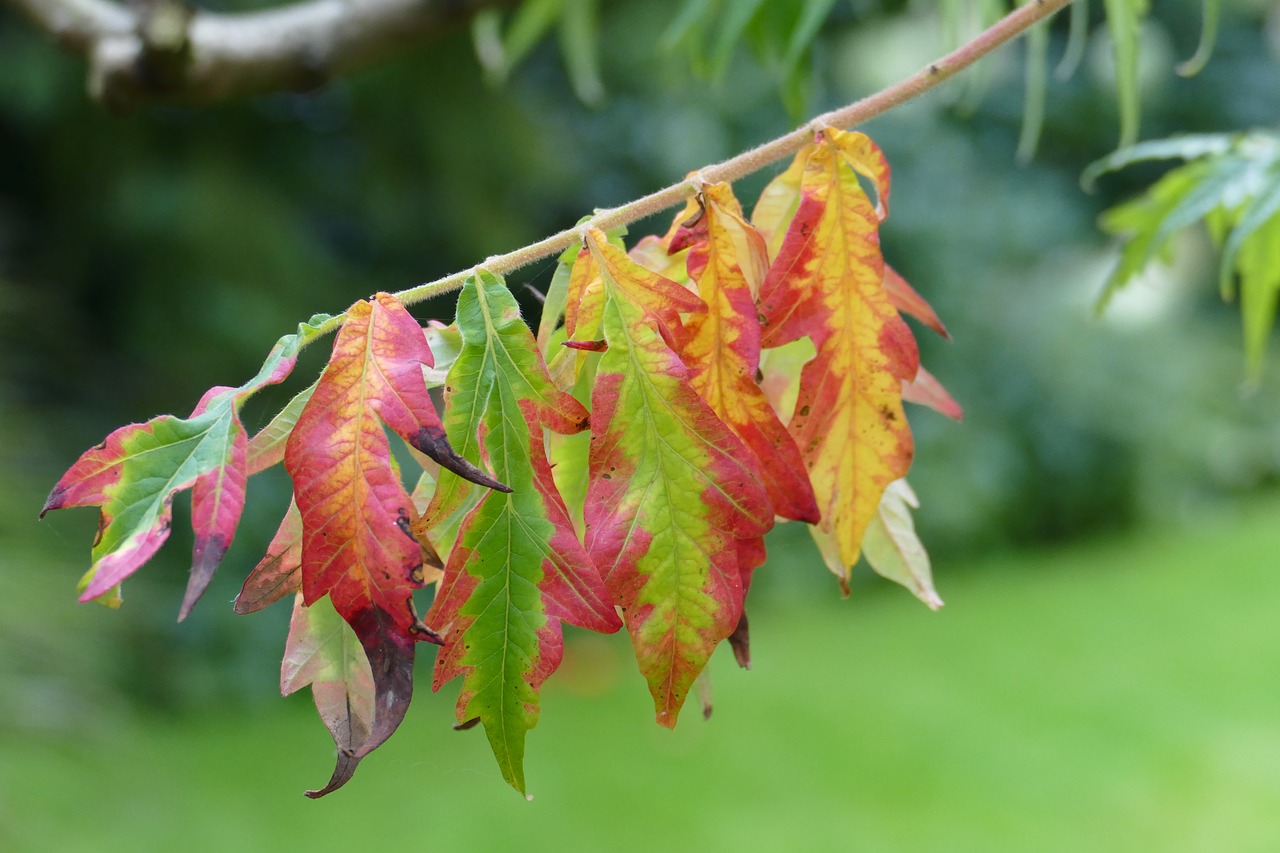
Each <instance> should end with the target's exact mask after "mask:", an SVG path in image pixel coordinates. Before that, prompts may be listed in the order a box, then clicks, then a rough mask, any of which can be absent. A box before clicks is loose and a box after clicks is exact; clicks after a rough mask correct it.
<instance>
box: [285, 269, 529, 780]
mask: <svg viewBox="0 0 1280 853" xmlns="http://www.w3.org/2000/svg"><path fill="white" fill-rule="evenodd" d="M432 364H433V357H432V354H431V350H430V348H429V346H428V344H427V340H426V337H425V336H424V334H423V331H422V328H421V327H420V326H419V325H418V323H417V322H416V321H415V320H414V319H413V317H411V316H410V315H409V312H408V311H407V310H405V308H404V306H403V305H401V304H400V303H399V302H398V301H396V299H395V298H394V297H392V296H389V295H387V294H385V293H380V294H378V295H377V296H375V297H374V298H373V300H372V301H369V302H364V301H362V302H357V303H356V304H355V305H353V306H352V307H351V308H350V310H348V311H347V314H346V322H345V323H344V324H343V326H342V328H341V330H339V332H338V335H337V339H336V340H335V341H334V345H333V355H332V357H331V358H330V360H329V364H328V366H327V367H326V368H325V371H324V373H323V374H322V375H321V377H320V381H319V383H318V384H317V385H316V388H315V391H314V392H313V393H312V394H311V396H310V398H309V399H308V400H307V402H306V405H305V406H304V407H303V409H302V412H301V414H299V415H298V420H297V423H296V424H295V425H294V427H293V430H292V432H291V433H290V434H289V438H288V441H287V443H286V446H285V457H284V464H285V469H286V470H287V471H288V472H289V475H290V476H291V477H292V478H293V484H294V498H295V500H296V502H297V506H298V512H299V514H300V515H301V518H302V594H303V600H304V602H305V604H306V605H307V606H308V607H310V606H312V605H314V604H315V602H317V601H319V600H320V599H321V598H323V597H324V596H326V595H327V596H328V597H329V599H330V600H331V601H332V603H333V607H334V609H335V610H336V611H337V612H338V613H339V614H340V615H341V616H342V618H343V619H345V620H346V622H347V624H349V625H350V626H351V627H352V628H353V629H354V631H355V634H356V636H357V637H358V638H359V639H360V643H361V645H362V646H363V647H364V650H365V654H366V655H367V656H368V659H369V664H370V666H371V667H372V670H373V681H374V685H375V688H376V694H377V696H376V707H377V711H376V713H375V716H374V720H373V724H372V726H371V728H370V731H369V736H368V738H367V739H366V741H365V742H364V743H363V744H362V745H359V746H353V747H350V748H347V749H343V750H341V751H340V752H341V754H340V756H339V760H338V765H337V767H336V769H335V770H334V774H333V778H332V779H330V781H329V784H328V785H326V786H325V787H324V788H322V789H321V790H319V791H314V792H311V794H310V795H312V796H322V795H324V794H326V793H329V792H330V791H332V790H334V789H336V788H338V787H340V786H341V785H343V784H345V783H346V781H347V780H348V779H349V778H350V776H351V773H353V772H354V771H355V767H356V765H357V764H358V762H359V760H360V758H362V757H363V756H365V755H367V754H368V753H369V752H371V751H372V750H373V749H375V748H377V747H378V746H379V745H381V744H382V743H383V742H384V741H385V740H386V739H387V738H388V737H390V736H391V734H392V733H393V732H394V731H395V729H396V727H397V726H398V725H399V724H400V721H401V720H402V719H403V717H404V713H405V711H406V710H407V708H408V705H409V700H410V698H411V695H412V689H413V657H414V654H413V652H414V645H415V643H416V642H418V641H419V640H424V639H433V637H432V635H430V634H429V633H428V632H426V631H424V630H423V627H422V625H421V623H420V622H419V621H418V618H417V615H416V614H415V613H414V609H413V600H412V596H413V592H414V590H416V589H418V588H420V587H421V586H422V584H423V568H422V565H423V546H422V544H421V543H420V542H419V541H418V539H417V537H416V536H415V535H414V532H413V530H412V524H413V522H414V520H415V519H416V515H417V511H416V509H415V507H414V505H413V502H412V501H411V500H410V498H409V495H408V493H407V492H406V491H405V487H404V485H403V483H402V482H401V479H400V475H399V472H398V471H397V470H396V469H395V467H394V465H393V462H392V459H391V455H390V447H389V445H388V441H387V435H386V433H385V432H384V430H383V424H386V426H388V427H390V428H391V429H393V430H394V431H395V432H396V433H398V434H399V435H400V436H401V437H402V438H404V439H405V441H407V442H408V443H409V444H410V445H412V446H413V447H415V448H417V449H418V450H420V451H422V452H423V453H426V454H427V455H428V456H430V457H431V458H432V459H435V460H436V461H437V462H438V463H439V464H440V465H442V466H444V467H446V468H449V469H451V470H453V471H456V472H459V473H460V474H462V475H463V476H466V477H468V478H470V479H472V480H474V481H476V482H479V483H482V484H484V485H487V486H489V487H491V488H499V489H506V486H503V485H502V484H501V483H499V482H498V481H496V480H494V479H493V478H491V477H489V476H488V475H487V474H485V473H484V472H483V471H480V470H479V469H477V468H475V466H473V465H472V464H471V463H469V462H467V461H466V460H465V459H463V458H462V457H461V456H459V455H458V454H457V452H456V451H454V450H453V448H452V447H450V446H449V443H448V440H447V439H446V437H445V433H444V427H443V426H442V425H441V423H440V419H439V417H438V416H437V415H436V411H435V408H434V406H433V405H432V402H431V397H430V395H429V393H428V391H427V387H426V382H425V380H424V378H423V372H422V370H423V366H424V365H426V366H428V367H429V366H431V365H432Z"/></svg>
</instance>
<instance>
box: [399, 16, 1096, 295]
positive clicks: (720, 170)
mask: <svg viewBox="0 0 1280 853" xmlns="http://www.w3.org/2000/svg"><path fill="white" fill-rule="evenodd" d="M1073 1H1074V0H1031V2H1029V3H1027V4H1025V5H1023V6H1020V7H1019V8H1017V9H1015V10H1014V11H1013V12H1010V13H1009V14H1008V15H1006V16H1005V17H1004V18H1002V19H1000V20H999V21H998V22H996V23H995V24H994V25H993V26H991V27H990V28H989V29H987V30H986V31H984V32H982V33H981V34H979V35H978V36H976V37H975V38H974V39H973V40H971V41H969V42H967V43H965V44H964V45H962V46H960V47H959V48H956V49H955V50H953V51H952V52H951V53H948V54H947V55H946V56H944V57H942V58H940V59H936V60H934V61H933V62H931V63H929V65H927V66H925V67H924V68H922V69H920V70H919V71H917V72H916V73H915V74H913V75H911V76H910V77H907V78H906V79H905V80H901V81H899V82H897V83H894V84H893V85H892V86H889V87H887V88H885V89H882V90H880V91H879V92H876V93H875V94H874V95H869V96H868V97H865V98H863V99H862V100H860V101H855V102H854V103H852V104H849V105H847V106H844V107H841V108H839V109H837V110H832V111H831V112H826V113H823V114H821V115H819V116H817V117H816V118H814V119H813V120H812V121H810V122H809V123H807V124H805V125H804V126H802V127H800V128H797V129H796V130H793V131H791V132H790V133H787V134H784V135H783V136H779V137H778V138H777V139H774V140H772V141H770V142H766V143H764V144H763V145H759V146H757V147H755V148H752V149H751V150H749V151H744V152H743V153H741V154H739V155H738V156H736V157H733V158H731V159H729V160H725V161H724V162H722V163H717V164H715V165H713V166H707V167H705V168H703V169H700V170H699V171H697V172H696V173H694V174H695V177H691V178H686V179H685V180H682V181H680V182H678V183H675V184H672V185H671V186H669V187H666V188H664V189H661V190H658V191H657V192H654V193H650V194H649V195H646V196H644V197H642V198H638V199H636V200H635V201H633V202H630V203H628V204H624V205H622V206H621V207H614V208H609V209H606V210H601V211H598V212H597V213H596V214H595V215H594V216H592V217H591V218H590V219H587V220H586V221H584V222H581V223H579V224H578V225H575V226H574V227H573V228H566V229H565V230H564V231H560V232H559V233H556V234H552V235H551V236H550V237H547V238H545V239H542V240H539V241H538V242H536V243H532V244H530V245H528V246H525V247H524V248H522V249H516V250H515V251H514V252H507V253H506V254H504V255H495V256H494V257H491V258H488V259H486V260H485V261H484V262H483V263H480V264H477V265H475V266H474V267H470V268H468V269H465V270H462V271H461V272H456V273H453V274H452V275H448V276H445V277H444V278H440V279H436V280H435V281H431V282H427V283H425V284H419V285H417V286H416V287H411V288H409V289H407V290H402V291H400V292H399V293H396V294H395V296H396V298H398V299H399V300H400V301H401V302H404V303H406V304H412V303H414V302H421V301H423V300H426V299H430V298H431V297H433V296H439V295H441V294H443V293H448V292H450V291H453V290H457V289H458V288H459V287H461V286H462V283H463V282H464V281H465V280H466V279H467V277H468V276H471V275H474V274H475V273H476V272H477V271H479V270H481V269H484V270H488V271H489V272H491V273H495V274H497V275H505V274H506V273H509V272H512V271H513V270H517V269H519V268H520V267H523V266H527V265H528V264H531V263H533V262H535V261H539V260H542V259H543V258H546V257H550V256H551V255H555V254H558V253H560V252H563V251H564V250H565V249H567V248H569V247H570V246H572V245H573V244H574V243H577V242H579V241H581V239H582V235H583V234H585V233H586V231H587V229H589V228H599V229H602V230H606V231H607V230H608V229H610V228H616V227H618V226H620V225H629V224H630V223H632V222H635V221H637V220H639V219H643V218H644V217H646V216H649V215H651V214H654V213H658V212H660V211H663V210H666V209H667V208H669V207H675V206H676V205H678V204H680V203H681V202H683V201H684V200H685V199H687V198H688V197H689V196H691V195H693V194H694V193H696V192H697V191H698V189H699V187H700V185H701V184H702V183H703V182H707V183H719V182H722V181H723V182H729V183H732V182H733V181H736V180H738V179H739V178H742V177H745V176H747V175H750V174H752V173H753V172H758V171H759V170H761V169H763V168H765V167H766V166H769V165H771V164H773V163H776V162H777V161H778V160H781V159H782V158H783V157H786V156H788V155H790V154H794V153H795V152H796V151H799V150H800V148H801V147H802V146H803V145H804V144H805V143H806V142H807V141H809V139H811V138H812V136H813V133H814V131H816V130H820V129H822V128H824V127H839V128H849V127H853V126H854V125H858V124H862V123H863V122H866V121H868V120H870V119H873V118H875V117H876V116H879V115H882V114H884V113H886V112H888V111H889V110H891V109H893V108H894V107H897V106H900V105H902V104H904V103H906V102H907V101H909V100H912V99H913V98H915V97H917V96H919V95H922V94H924V93H925V92H927V91H929V90H930V89H932V88H934V87H935V86H937V85H938V84H939V83H942V82H943V81H945V80H948V79H950V78H951V77H953V76H954V75H955V74H956V73H957V72H959V71H962V70H963V69H965V68H967V67H968V66H970V65H972V64H973V63H974V62H976V61H977V60H979V59H981V58H982V57H984V56H986V55H987V54H989V53H991V52H992V51H994V50H995V49H996V48H998V47H1000V46H1001V45H1003V44H1004V43H1005V42H1007V41H1009V40H1010V39H1013V38H1016V37H1017V36H1019V35H1021V34H1022V33H1024V32H1026V30H1027V29H1029V28H1030V27H1031V26H1033V25H1034V24H1037V23H1039V22H1040V21H1042V20H1044V19H1045V18H1048V17H1049V16H1050V15H1053V14H1054V13H1055V12H1058V11H1059V10H1060V9H1062V8H1063V7H1065V6H1067V5H1069V4H1070V3H1072V2H1073Z"/></svg>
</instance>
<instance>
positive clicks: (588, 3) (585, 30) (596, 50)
mask: <svg viewBox="0 0 1280 853" xmlns="http://www.w3.org/2000/svg"><path fill="white" fill-rule="evenodd" d="M560 2H561V4H562V5H563V10H562V12H561V17H560V51H561V53H562V54H563V56H564V64H565V67H566V68H567V69H568V71H569V82H570V83H572V84H573V93H574V94H575V95H577V96H578V99H579V100H580V101H582V102H583V103H584V104H586V105H588V106H598V105H600V104H601V103H602V102H603V101H604V83H603V81H601V79H600V23H599V20H598V19H599V12H600V10H599V3H598V0H560Z"/></svg>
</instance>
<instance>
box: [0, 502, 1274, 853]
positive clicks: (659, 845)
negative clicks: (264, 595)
mask: <svg viewBox="0 0 1280 853" xmlns="http://www.w3.org/2000/svg"><path fill="white" fill-rule="evenodd" d="M1278 519H1280V502H1276V501H1274V500H1273V501H1270V502H1265V501H1264V502H1261V503H1253V504H1250V505H1248V506H1247V507H1245V508H1243V509H1240V510H1239V511H1237V512H1231V513H1224V514H1221V515H1219V516H1218V517H1216V518H1214V519H1211V520H1209V521H1208V522H1203V521H1202V522H1201V523H1198V524H1197V525H1196V526H1194V527H1192V528H1188V529H1185V530H1180V529H1173V528H1161V529H1148V530H1146V531H1143V532H1140V533H1134V534H1131V535H1128V536H1125V537H1123V538H1115V539H1111V540H1107V541H1099V542H1095V543H1093V544H1084V545H1077V546H1072V547H1070V548H1063V549H1061V550H1057V551H1039V552H1031V553H1022V554H1016V555H1009V556H1002V557H999V558H997V559H993V560H990V561H984V562H982V563H980V564H973V565H964V566H955V565H947V564H946V562H945V561H944V562H943V565H942V566H941V567H940V568H941V574H940V579H939V580H940V589H941V591H942V593H943V596H944V598H946V600H947V607H946V608H944V609H943V610H942V611H941V612H940V613H937V614H933V613H929V612H928V611H926V610H925V608H924V607H922V606H920V605H919V604H917V603H916V602H915V601H913V600H912V599H911V598H910V597H909V596H908V595H907V594H906V593H905V592H903V591H901V590H899V589H897V588H896V587H892V586H890V585H889V584H887V583H880V582H868V583H864V584H862V585H861V586H860V587H859V588H857V589H856V590H855V595H854V598H853V599H852V600H849V601H840V600H838V599H837V598H836V597H835V596H834V595H831V594H826V593H825V591H823V590H819V591H816V592H815V590H814V589H813V588H812V587H806V586H804V585H790V584H786V583H783V579H782V578H781V577H776V578H773V579H766V580H765V583H772V584H773V585H774V589H773V590H772V591H771V593H770V595H771V598H770V599H769V601H770V604H769V606H768V607H767V608H765V607H763V606H762V607H761V608H760V609H758V610H757V611H755V612H754V613H753V621H752V634H753V640H754V642H753V653H754V668H753V669H752V670H751V671H750V672H742V671H739V670H738V669H736V667H734V665H733V662H732V660H731V659H730V658H729V657H728V655H727V654H724V655H721V656H718V658H717V660H716V661H715V663H714V665H713V671H714V672H713V675H714V696H715V714H714V716H713V718H712V720H711V721H710V722H703V721H702V720H701V719H699V718H698V713H697V709H696V708H688V709H686V713H685V716H684V719H682V721H681V724H680V727H679V729H678V730H677V731H675V732H668V731H665V730H661V729H659V728H657V727H656V726H655V725H654V724H653V723H652V720H651V716H650V709H649V707H648V705H647V695H646V692H645V690H644V687H643V684H642V682H641V680H640V679H639V676H638V675H636V673H635V672H634V665H633V663H632V661H631V660H630V658H629V656H628V655H629V653H628V651H627V649H626V647H625V646H624V644H623V642H622V640H621V638H619V637H611V638H597V637H590V636H583V635H581V634H577V635H574V637H573V641H572V642H571V645H570V648H569V653H568V657H567V659H566V662H565V665H564V669H563V671H562V673H561V674H560V675H559V676H558V677H557V678H556V679H554V680H553V681H552V683H551V684H550V685H549V686H548V687H547V689H546V691H545V694H544V713H543V721H542V723H541V724H540V725H539V726H538V728H537V729H535V730H534V731H533V732H532V733H531V736H530V739H529V750H528V770H529V784H530V790H531V791H532V793H533V794H534V799H533V801H532V802H524V801H522V800H521V798H520V797H519V796H518V795H517V794H515V793H514V792H512V791H511V790H510V789H508V788H506V787H505V785H504V784H503V783H502V781H501V778H500V776H499V774H498V772H497V769H496V767H494V766H493V764H492V759H491V757H490V755H489V754H488V749H487V745H486V743H485V740H484V737H483V735H482V734H481V732H479V731H478V730H477V731H470V732H462V733H455V732H452V731H450V730H449V723H450V722H451V711H452V709H451V703H452V699H451V698H449V697H446V696H437V697H432V696H430V695H429V694H428V693H427V688H426V684H427V679H426V678H425V671H421V672H420V677H419V686H420V690H421V692H420V694H419V696H418V701H417V702H416V703H415V705H414V707H413V709H412V710H411V711H410V713H409V716H408V719H407V720H406V722H405V724H404V726H403V727H402V728H401V730H400V731H399V733H397V734H396V735H395V737H393V738H392V740H391V741H390V742H388V744H387V745H386V746H384V747H383V748H382V750H380V751H379V752H378V753H377V754H375V755H373V756H372V757H370V758H369V759H367V760H366V762H365V763H364V765H363V766H362V767H361V768H360V771H359V772H358V773H357V774H356V777H355V779H354V781H353V782H352V783H351V784H350V785H348V786H347V788H345V789H344V790H342V791H339V792H338V793H336V794H334V795H332V796H330V797H328V798H326V799H324V800H321V801H319V802H311V801H309V800H306V799H305V798H303V796H302V791H303V790H304V789H305V788H307V787H318V786H319V785H321V784H323V783H324V781H325V780H326V779H327V778H328V774H329V771H330V769H331V767H330V763H329V762H330V760H331V756H332V751H331V744H330V742H329V741H328V737H327V734H326V733H325V731H324V729H323V728H322V726H321V724H320V723H319V721H318V720H317V719H315V717H314V715H313V712H312V710H311V708H310V703H309V699H308V698H307V697H306V696H305V695H304V696H296V697H293V698H291V699H287V700H281V701H280V702H278V703H275V704H274V705H269V706H260V707H257V708H254V709H251V710H249V711H246V712H244V713H239V714H232V713H230V712H227V711H223V712H220V713H208V714H201V713H189V714H185V715H182V716H179V717H172V716H170V717H166V718H163V719H156V720H147V719H140V718H137V717H129V716H125V715H118V716H114V717H110V718H108V719H107V721H104V722H100V723H98V724H89V725H83V726H79V727H77V728H75V729H74V730H57V731H51V732H49V733H45V734H33V735H27V736H22V737H12V736H10V737H6V740H7V741H8V742H6V743H4V744H3V745H2V747H3V749H2V751H0V846H2V847H3V849H6V850H10V851H28V850H30V851H78V850H84V851H115V850H120V851H149V850H183V851H203V850H210V851H214V850H219V851H220V850H226V851H231V850H236V851H239V850H394V849H400V850H405V849H410V850H468V851H470V850H478V851H484V850H610V851H612V850H713V851H716V850H726V851H728V850H734V851H744V850H745V851H753V850H806V851H810V850H812V851H818V850H923V851H937V850H948V851H950V850H974V851H989V850H1019V851H1021V850H1035V851H1051V850H1063V851H1084V850H1088V851H1096V850H1161V851H1195V850H1203V851H1249V850H1257V851H1268V850H1277V849H1280V684H1278V683H1277V682H1278V679H1280V622H1278V621H1277V619H1276V602H1277V601H1280V573H1278V572H1277V570H1276V569H1277V558H1276V545H1277V541H1278V540H1280V535H1278V534H1280V522H1278V521H1277V520H1278ZM774 553H775V557H774V562H773V564H772V566H771V567H770V568H769V569H768V571H769V572H771V573H773V574H775V575H779V576H782V575H785V574H787V573H791V572H810V571H816V570H817V566H816V565H807V562H808V560H809V558H808V556H807V554H808V553H809V551H808V550H807V549H805V548H800V547H795V546H794V545H793V543H791V542H788V541H782V542H775V547H774ZM788 555H806V556H798V557H795V558H794V559H792V560H791V561H790V562H788V561H787V556H788ZM80 612H81V614H83V613H85V612H86V611H85V610H84V609H81V610H80ZM110 616H111V617H112V618H118V617H121V616H127V614H110ZM83 641H84V642H86V643H92V641H93V640H92V637H91V636H86V637H84V638H83ZM263 653H264V654H272V655H274V654H277V653H278V649H275V648H271V649H264V650H263ZM191 665H192V666H199V661H192V662H191ZM261 690H262V691H263V692H268V691H270V690H271V685H269V684H263V685H262V686H261ZM80 710H81V711H85V710H88V711H89V712H90V713H89V714H87V715H86V716H87V717H88V718H89V719H93V717H92V709H80Z"/></svg>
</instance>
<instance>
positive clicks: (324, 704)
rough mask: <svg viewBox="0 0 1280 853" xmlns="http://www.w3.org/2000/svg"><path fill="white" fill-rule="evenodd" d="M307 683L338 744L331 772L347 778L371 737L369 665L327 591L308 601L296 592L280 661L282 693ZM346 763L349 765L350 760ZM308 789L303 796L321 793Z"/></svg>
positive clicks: (302, 686) (371, 704)
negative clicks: (306, 602) (360, 751)
mask: <svg viewBox="0 0 1280 853" xmlns="http://www.w3.org/2000/svg"><path fill="white" fill-rule="evenodd" d="M304 687H310V688H311V696H312V698H313V699H314V700H315V703H316V711H317V712H318V713H319V714H320V719H321V720H322V721H324V725H325V728H327V729H328V730H329V734H330V735H332V737H333V742H334V743H335V744H336V745H337V747H338V770H336V771H335V772H334V775H335V776H339V775H341V776H344V777H346V778H348V779H349V778H350V777H351V774H352V773H354V772H355V765H356V763H358V761H359V759H358V758H354V757H353V756H354V755H355V753H356V751H357V750H358V749H359V748H360V747H361V745H363V744H364V743H366V742H367V741H368V740H369V736H370V732H371V731H372V728H373V721H374V685H373V671H372V669H370V667H369V659H368V657H367V656H366V655H365V652H364V648H363V647H362V646H361V644H360V640H359V639H358V638H357V637H356V635H355V632H354V631H352V630H351V626H350V625H348V624H347V623H346V621H344V620H343V618H342V617H341V616H340V615H338V611H336V610H334V609H333V604H332V603H331V602H330V601H329V598H328V596H325V597H323V598H321V599H319V600H318V601H316V602H315V603H314V604H312V605H311V606H310V607H308V606H307V605H306V604H304V603H303V600H302V595H301V594H298V595H296V596H295V597H294V601H293V616H292V617H291V618H290V620H289V637H288V639H287V640H286V641H285V646H284V658H283V660H282V661H281V663H280V693H281V695H284V696H288V695H289V694H291V693H296V692H297V691H299V690H301V689H302V688H304ZM348 765H349V766H348ZM320 794H321V792H319V791H308V792H307V796H308V797H312V798H313V799H314V798H315V797H318V796H320Z"/></svg>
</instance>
